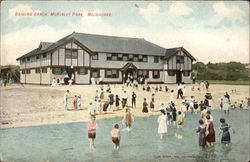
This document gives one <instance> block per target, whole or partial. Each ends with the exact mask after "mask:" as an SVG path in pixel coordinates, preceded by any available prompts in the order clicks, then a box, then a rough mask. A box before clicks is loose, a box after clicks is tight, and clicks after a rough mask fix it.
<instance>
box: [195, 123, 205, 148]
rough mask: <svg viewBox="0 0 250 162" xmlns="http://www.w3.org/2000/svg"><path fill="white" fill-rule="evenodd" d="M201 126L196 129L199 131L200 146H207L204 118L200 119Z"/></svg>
mask: <svg viewBox="0 0 250 162" xmlns="http://www.w3.org/2000/svg"><path fill="white" fill-rule="evenodd" d="M199 124H200V126H199V127H198V129H197V130H196V133H199V146H201V147H205V146H206V125H204V122H203V120H199Z"/></svg>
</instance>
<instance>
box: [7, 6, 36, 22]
mask: <svg viewBox="0 0 250 162" xmlns="http://www.w3.org/2000/svg"><path fill="white" fill-rule="evenodd" d="M35 12H37V13H40V12H41V11H40V10H33V9H32V6H31V5H23V4H19V5H17V6H16V7H14V8H12V9H10V10H9V19H10V20H12V21H18V20H20V19H24V18H30V19H36V20H39V19H40V17H39V16H33V14H34V13H35ZM20 14H22V15H20ZM31 14H32V15H31Z"/></svg>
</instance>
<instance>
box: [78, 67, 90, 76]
mask: <svg viewBox="0 0 250 162" xmlns="http://www.w3.org/2000/svg"><path fill="white" fill-rule="evenodd" d="M77 74H79V75H86V74H88V69H85V68H79V69H78V71H77Z"/></svg>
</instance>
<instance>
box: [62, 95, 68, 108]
mask: <svg viewBox="0 0 250 162" xmlns="http://www.w3.org/2000/svg"><path fill="white" fill-rule="evenodd" d="M63 102H64V107H65V109H68V102H69V90H67V91H66V93H64V96H63Z"/></svg>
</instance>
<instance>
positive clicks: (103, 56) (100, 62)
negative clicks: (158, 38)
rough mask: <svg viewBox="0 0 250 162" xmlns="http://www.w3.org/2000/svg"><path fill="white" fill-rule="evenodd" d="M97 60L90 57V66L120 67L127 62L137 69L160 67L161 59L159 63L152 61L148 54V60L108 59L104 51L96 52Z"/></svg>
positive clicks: (161, 66) (161, 64)
mask: <svg viewBox="0 0 250 162" xmlns="http://www.w3.org/2000/svg"><path fill="white" fill-rule="evenodd" d="M98 57H99V58H98V60H92V59H91V67H93V68H111V69H112V68H116V69H120V68H122V67H124V66H125V65H126V64H127V63H133V64H134V65H135V66H136V67H137V68H138V69H162V68H163V61H162V60H161V59H159V63H154V57H153V56H148V62H134V61H110V60H107V58H106V53H98Z"/></svg>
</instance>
